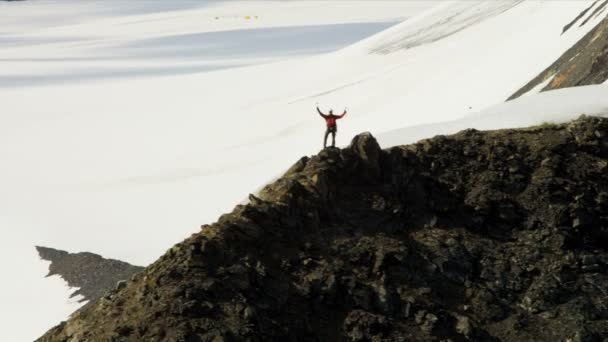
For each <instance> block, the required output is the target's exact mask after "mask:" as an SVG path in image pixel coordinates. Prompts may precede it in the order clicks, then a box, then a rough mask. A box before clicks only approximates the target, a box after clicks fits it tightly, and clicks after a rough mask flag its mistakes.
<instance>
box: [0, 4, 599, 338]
mask: <svg viewBox="0 0 608 342" xmlns="http://www.w3.org/2000/svg"><path fill="white" fill-rule="evenodd" d="M117 1H118V0H107V1H93V0H91V1H80V0H62V1H56V0H55V1H51V0H32V1H26V2H18V3H0V21H2V22H3V23H6V24H7V25H6V26H3V27H2V28H0V52H1V53H0V68H1V69H2V74H0V100H1V101H2V103H3V104H4V108H5V110H4V111H3V113H2V114H0V157H1V158H2V160H3V162H4V163H3V165H4V167H3V168H1V169H0V187H1V188H2V189H3V191H2V193H0V218H5V217H10V219H2V220H1V221H0V232H1V234H2V239H0V240H1V241H2V246H4V245H11V246H15V248H14V249H10V251H12V252H11V253H17V252H15V251H18V253H19V254H8V253H9V252H8V251H9V249H6V248H5V249H0V251H1V252H0V253H3V254H2V258H0V260H4V261H2V263H3V264H2V267H3V269H8V270H11V271H10V272H9V273H7V274H12V272H18V271H19V272H18V273H15V274H18V276H15V280H14V281H13V282H11V283H10V284H4V285H2V286H3V291H0V292H1V293H5V294H6V295H7V296H8V295H10V296H12V297H11V298H7V299H0V301H1V302H3V303H5V300H6V302H8V303H10V305H8V306H6V308H3V309H2V310H0V314H2V315H3V316H2V317H1V318H3V322H7V326H9V327H10V329H5V330H3V331H0V340H2V341H4V340H7V341H19V340H31V339H33V338H35V337H37V336H39V335H41V334H42V333H43V332H44V331H45V330H46V329H47V328H49V327H50V326H52V325H53V324H56V323H57V322H58V321H59V320H61V319H64V318H65V317H66V316H67V314H68V313H69V312H71V310H73V309H74V308H75V306H74V305H75V304H74V303H71V304H70V303H68V302H67V297H68V295H69V293H70V292H71V291H70V290H69V289H67V288H66V287H65V284H64V283H62V282H61V281H60V279H53V278H49V279H43V278H38V277H41V276H43V275H44V272H43V271H44V270H43V269H44V268H45V267H46V264H44V263H40V262H39V261H38V260H37V258H36V256H35V250H34V248H33V245H35V244H39V245H47V246H50V247H56V248H61V249H64V250H69V251H71V252H78V251H91V252H96V253H99V254H102V255H104V256H105V257H110V258H115V259H122V260H125V261H129V262H131V263H134V264H147V263H150V262H152V261H153V260H155V259H156V258H157V257H158V256H159V255H160V254H162V253H163V252H164V251H165V250H166V249H167V248H169V247H170V246H172V245H173V244H174V243H176V242H178V241H180V240H181V239H183V238H185V237H187V236H188V235H190V234H192V233H193V232H196V231H197V230H198V229H199V227H200V225H201V224H204V223H210V222H213V221H214V220H216V219H217V217H219V215H221V214H222V213H224V212H227V211H230V210H231V209H232V208H233V206H234V205H235V204H236V203H239V202H241V201H242V199H243V198H246V197H247V194H248V193H250V192H255V191H256V190H257V189H259V188H260V186H261V185H262V184H265V183H266V182H268V181H269V180H271V178H272V177H274V176H276V175H277V174H278V173H279V172H280V171H282V170H285V169H287V168H288V167H289V166H290V165H291V164H292V163H293V162H295V161H297V160H298V159H299V157H300V156H302V155H309V154H313V153H316V152H318V150H319V149H320V147H321V143H322V141H321V138H322V136H323V132H324V127H323V125H324V123H323V122H322V120H320V118H319V117H318V115H317V114H316V112H315V110H314V106H315V103H316V102H319V104H320V105H321V107H322V108H323V109H324V110H325V109H328V108H330V107H333V108H334V110H336V111H339V110H341V109H342V108H344V107H348V108H349V114H348V115H347V117H346V118H344V119H343V120H341V121H340V123H339V125H340V128H339V133H338V144H339V145H345V144H347V143H348V141H349V140H350V139H351V137H352V136H353V135H355V134H357V133H360V132H362V131H372V132H373V133H374V134H376V135H379V136H380V138H381V139H380V141H381V143H383V144H384V143H385V141H390V140H391V139H393V140H392V141H397V142H403V141H406V140H403V138H402V137H403V136H404V135H405V136H408V139H409V137H410V136H412V137H414V136H415V134H413V133H412V131H411V130H408V129H409V128H407V127H414V126H417V125H430V126H424V127H427V128H425V129H420V126H418V127H417V128H416V131H418V130H419V132H422V133H424V135H425V136H431V135H434V134H438V133H440V132H444V129H443V127H444V124H441V125H435V126H433V124H435V123H438V122H453V121H454V120H458V119H460V118H463V117H465V116H467V115H471V114H474V113H476V112H479V111H481V110H483V109H484V108H487V107H490V106H492V105H494V104H496V103H500V102H502V101H503V100H504V99H506V98H507V97H508V96H509V95H510V94H512V93H513V92H514V91H515V90H516V89H518V88H519V87H521V86H522V85H523V84H525V83H527V82H528V81H529V80H530V79H532V78H533V77H534V76H536V75H537V74H538V73H539V72H540V71H541V70H543V69H544V68H545V67H546V66H547V65H549V64H551V63H552V62H553V61H554V60H555V59H556V58H557V57H558V56H559V55H561V54H562V53H563V52H564V51H565V50H566V49H568V48H569V47H570V46H571V45H572V44H573V43H574V42H576V41H577V40H578V39H580V37H582V36H583V35H584V34H585V33H586V32H588V30H589V29H590V28H591V27H593V26H594V24H595V23H597V22H599V20H601V18H591V19H590V21H589V24H587V25H585V26H584V27H579V26H578V25H575V26H573V27H572V28H571V29H570V30H568V32H566V33H565V34H564V35H561V31H562V28H563V26H564V25H566V24H567V23H568V22H571V21H572V18H573V17H574V16H575V15H576V14H578V13H580V12H581V11H582V10H584V9H585V8H587V7H589V5H590V4H591V1H587V0H585V1H578V0H573V1H535V0H531V1H523V2H521V1H506V0H505V1H503V0H501V1H469V0H466V1H449V2H425V1H421V2H414V1H407V2H398V1H383V2H367V1H358V2H346V1H277V2H263V1H255V2H254V1H243V2H237V1H229V2H205V3H202V2H198V1H196V2H194V1H174V2H171V4H167V3H166V1H160V0H151V1H150V2H146V6H144V5H142V4H143V2H128V4H127V3H125V2H124V1H121V6H116V2H117ZM429 4H430V5H429ZM123 6H124V7H123ZM251 15H259V19H252V18H250V19H245V16H251ZM409 17H411V18H410V19H408V20H405V21H404V22H402V23H400V24H397V25H395V26H392V27H390V28H388V29H386V30H384V31H383V32H380V33H378V34H375V35H372V33H374V32H378V31H381V30H383V29H384V28H386V27H388V26H389V25H390V23H394V22H397V21H403V20H404V19H405V18H409ZM337 36H340V37H337ZM368 36H369V37H368ZM275 41H277V42H280V44H276V45H275V44H273V42H275ZM351 43H354V44H351ZM257 47H259V50H258V49H257ZM342 47H345V48H342ZM480 47H483V49H482V50H481V51H480ZM389 52H390V53H389ZM537 96H545V95H544V94H540V95H530V96H526V98H530V99H535V98H536V97H537ZM580 96H581V97H584V95H580ZM565 98H566V97H565ZM570 99H571V101H572V102H574V103H575V102H577V101H578V98H576V97H573V98H570ZM522 100H523V99H522ZM530 101H532V100H530ZM524 107H525V106H524ZM469 108H470V109H469ZM535 109H536V108H535ZM521 110H522V112H525V111H523V109H521ZM573 110H582V107H581V108H579V107H577V108H573ZM482 113H483V112H482ZM497 113H498V114H497ZM501 113H502V114H501ZM547 113H550V112H547ZM490 114H491V115H490ZM490 114H488V118H491V120H490V119H488V121H487V123H484V125H485V126H484V125H481V124H480V126H483V127H487V128H493V127H499V126H501V125H503V124H505V125H506V124H509V125H517V124H518V123H526V122H528V121H525V120H524V117H523V116H514V117H513V120H508V118H507V114H504V113H503V112H500V111H498V112H492V113H490ZM482 116H483V115H482ZM519 119H521V121H518V120H519ZM467 120H469V119H467ZM475 120H477V121H466V120H465V121H462V123H460V124H461V125H468V124H473V123H476V122H481V121H482V118H478V119H475ZM480 120H481V121H480ZM484 122H486V121H484ZM456 126H457V125H456V124H446V125H445V127H456ZM403 127H406V128H405V129H406V131H399V132H400V133H399V134H397V135H395V134H391V133H387V134H386V135H385V134H382V132H390V131H394V130H395V129H397V128H403ZM414 133H415V132H414ZM422 133H421V134H422ZM391 136H396V137H395V138H392V137H391ZM399 139H402V140H399ZM17 231H18V233H16V232H17ZM29 248H31V250H30V249H29ZM4 253H7V254H4ZM15 255H18V257H17V258H15V257H14V256H15ZM20 258H23V260H26V259H27V260H29V261H28V265H29V262H31V263H32V267H29V266H23V268H22V269H16V268H15V267H14V266H11V264H10V262H9V261H10V260H15V259H17V260H20ZM36 279H37V280H36ZM23 282H27V283H28V284H30V285H31V286H30V287H27V288H24V289H21V288H20V286H19V284H22V283H23ZM51 283H52V284H51ZM5 290H6V291H5ZM29 293H36V294H45V293H47V294H48V296H49V297H52V298H48V301H49V302H48V305H43V306H41V305H40V304H39V303H40V300H42V299H40V298H39V297H37V296H32V297H31V298H29V297H27V296H28V294H29ZM26 297H27V298H28V299H27V300H25V299H23V298H26ZM15 298H17V299H15ZM18 298H21V299H20V300H19V299H18ZM53 301H55V302H53ZM40 307H44V310H40ZM34 310H35V311H36V315H35V316H34V317H31V319H26V316H27V315H28V314H29V313H30V312H32V311H34ZM23 324H27V326H28V329H24V328H23ZM29 327H31V329H30V328H29ZM20 334H21V335H20Z"/></svg>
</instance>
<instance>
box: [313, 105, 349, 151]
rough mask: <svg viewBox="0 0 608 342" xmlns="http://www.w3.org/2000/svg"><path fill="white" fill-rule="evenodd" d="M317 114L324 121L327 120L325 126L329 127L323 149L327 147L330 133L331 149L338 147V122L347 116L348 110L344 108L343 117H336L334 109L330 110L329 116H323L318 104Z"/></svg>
mask: <svg viewBox="0 0 608 342" xmlns="http://www.w3.org/2000/svg"><path fill="white" fill-rule="evenodd" d="M317 112H319V115H321V117H322V118H323V119H325V124H326V125H327V129H326V130H325V139H323V148H326V147H327V137H328V136H329V133H331V147H336V133H337V132H338V125H337V124H336V121H337V120H338V119H342V118H343V117H344V115H346V108H344V113H342V115H334V111H333V109H330V110H329V114H323V112H321V110H320V109H319V105H318V104H317Z"/></svg>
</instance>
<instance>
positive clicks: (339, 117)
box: [338, 108, 346, 119]
mask: <svg viewBox="0 0 608 342" xmlns="http://www.w3.org/2000/svg"><path fill="white" fill-rule="evenodd" d="M344 115H346V108H345V109H344V113H342V114H341V115H338V119H342V118H343V117H344Z"/></svg>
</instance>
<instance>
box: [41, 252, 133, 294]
mask: <svg viewBox="0 0 608 342" xmlns="http://www.w3.org/2000/svg"><path fill="white" fill-rule="evenodd" d="M36 250H37V251H38V254H39V255H40V257H41V258H42V259H44V260H48V261H50V262H51V265H50V266H49V273H48V275H47V276H52V275H59V276H61V277H62V278H63V279H64V280H65V281H66V282H67V283H68V285H69V286H72V287H78V288H79V289H78V290H77V291H75V292H74V293H73V294H72V297H76V296H78V295H82V296H83V297H82V299H81V302H84V301H90V302H94V301H96V300H97V299H99V298H100V297H102V296H104V295H105V294H106V293H107V291H110V290H120V289H122V288H124V287H126V285H127V282H126V281H125V279H129V278H131V277H132V276H133V275H134V274H136V273H137V272H140V271H141V270H143V269H144V268H143V267H139V266H133V265H131V264H128V263H126V262H123V261H118V260H113V259H104V258H103V257H102V256H100V255H97V254H93V253H68V252H66V251H61V250H58V249H54V248H48V247H40V246H37V247H36Z"/></svg>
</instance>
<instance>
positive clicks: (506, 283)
mask: <svg viewBox="0 0 608 342" xmlns="http://www.w3.org/2000/svg"><path fill="white" fill-rule="evenodd" d="M607 158H608V120H604V119H599V118H585V117H582V118H580V119H578V120H576V121H574V122H571V123H569V124H565V125H559V126H542V127H535V128H529V129H522V130H503V131H491V132H479V131H475V130H467V131H463V132H460V133H458V134H456V135H453V136H438V137H435V138H433V139H429V140H424V141H421V142H419V143H417V144H415V145H409V146H401V147H394V148H391V149H389V150H380V148H379V147H378V144H377V142H376V141H375V140H374V138H373V137H372V136H371V135H370V134H363V135H360V136H357V137H356V138H355V139H354V140H353V143H352V145H351V146H350V147H349V148H346V149H343V150H338V149H327V150H324V151H322V152H321V153H319V154H318V155H316V156H313V157H312V158H303V159H301V160H300V161H298V162H297V163H296V164H295V165H294V166H293V167H292V168H291V169H290V170H289V171H288V172H287V173H286V174H285V175H284V176H283V177H281V178H280V179H278V180H277V181H276V182H274V183H273V184H270V185H268V186H266V187H265V188H264V189H263V190H262V191H261V193H260V194H259V195H258V196H254V195H251V196H250V203H249V204H246V205H239V206H237V207H236V208H235V209H234V211H233V212H232V213H230V214H226V215H224V216H222V217H221V218H220V219H219V221H218V222H217V223H214V224H212V225H205V226H203V227H202V230H201V232H199V233H196V234H194V235H193V236H192V237H190V238H189V239H187V240H185V241H184V242H182V243H180V244H178V245H176V246H174V247H173V248H171V249H170V250H169V251H168V252H167V253H166V254H165V255H164V256H163V257H161V258H160V259H159V260H158V261H157V262H155V263H154V264H152V265H151V266H149V267H148V268H147V269H145V270H144V271H143V272H141V273H138V274H137V275H136V276H135V277H134V278H133V279H132V280H130V281H128V282H127V284H125V286H124V287H123V288H120V289H116V290H114V291H113V292H111V293H110V294H108V295H107V296H105V297H103V298H101V299H100V300H99V301H97V302H96V303H94V304H91V305H89V306H88V307H86V308H84V309H82V310H80V311H79V312H77V313H76V314H74V315H73V316H72V318H71V319H70V320H69V321H67V322H64V323H62V324H61V325H59V326H57V327H55V328H54V329H52V330H51V331H49V332H48V333H47V334H46V335H45V336H44V337H42V338H41V339H40V341H608V340H607V336H608V272H607V270H608V250H607V246H608V161H607Z"/></svg>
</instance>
